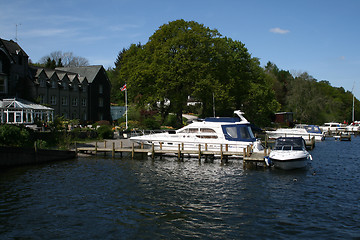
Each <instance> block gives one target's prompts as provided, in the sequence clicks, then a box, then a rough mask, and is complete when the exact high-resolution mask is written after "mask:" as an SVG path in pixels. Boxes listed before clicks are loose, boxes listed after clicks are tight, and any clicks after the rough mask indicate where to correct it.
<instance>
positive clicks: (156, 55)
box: [110, 20, 279, 124]
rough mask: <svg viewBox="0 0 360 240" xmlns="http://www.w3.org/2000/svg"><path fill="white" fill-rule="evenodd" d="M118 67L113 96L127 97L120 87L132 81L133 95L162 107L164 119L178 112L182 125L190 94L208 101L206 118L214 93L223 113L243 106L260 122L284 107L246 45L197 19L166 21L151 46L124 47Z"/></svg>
mask: <svg viewBox="0 0 360 240" xmlns="http://www.w3.org/2000/svg"><path fill="white" fill-rule="evenodd" d="M115 66H116V68H115V69H114V70H113V71H112V72H111V73H110V74H111V76H112V77H111V80H112V85H113V86H114V90H115V91H114V93H113V94H112V101H113V102H120V101H122V100H121V98H122V97H121V96H120V94H121V93H120V91H117V90H118V89H119V88H120V87H121V86H122V85H123V84H125V82H126V83H127V86H128V89H129V98H130V99H132V100H134V101H136V103H137V104H138V105H139V106H143V107H144V106H150V107H151V108H153V109H158V110H159V111H160V113H161V115H162V120H163V121H164V119H165V117H166V116H167V115H168V113H169V112H174V113H176V116H177V119H178V123H179V124H180V123H181V116H182V113H183V111H184V109H185V107H186V104H187V100H188V97H189V96H192V97H194V98H195V99H197V100H198V101H200V102H202V108H201V113H200V114H201V116H203V117H205V116H211V115H212V109H213V107H214V102H213V98H214V99H215V107H216V113H217V115H219V116H221V115H229V114H231V113H232V112H233V111H234V110H235V109H241V110H243V111H245V112H246V114H247V117H248V118H249V119H251V120H252V121H254V122H257V123H259V124H266V123H268V121H269V119H270V115H271V114H272V113H273V112H274V111H277V110H278V108H279V104H278V102H277V101H276V99H275V94H274V92H273V90H272V88H271V87H272V84H271V81H270V80H271V78H269V77H268V76H267V75H266V74H265V72H264V71H263V69H262V68H261V67H260V63H259V61H258V59H256V58H252V57H251V54H250V53H249V52H248V50H247V49H246V48H245V45H244V44H243V43H241V42H239V41H233V40H232V39H230V38H223V37H221V35H220V33H219V32H218V31H217V30H211V29H209V28H208V27H205V26H204V25H202V24H199V23H196V22H193V21H189V22H188V21H184V20H177V21H173V22H169V23H168V24H164V25H162V26H161V27H160V28H159V29H158V30H157V31H156V32H155V33H154V34H153V35H152V36H151V37H150V38H149V41H148V42H147V43H146V44H145V45H141V44H137V45H135V44H134V45H131V46H130V47H129V48H128V49H123V50H122V51H121V52H120V53H119V55H118V58H117V61H116V63H115ZM166 103H168V104H166Z"/></svg>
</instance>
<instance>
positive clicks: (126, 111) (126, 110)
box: [125, 83, 128, 130]
mask: <svg viewBox="0 0 360 240" xmlns="http://www.w3.org/2000/svg"><path fill="white" fill-rule="evenodd" d="M125 87H126V88H125V114H126V130H127V129H128V107H127V86H126V83H125Z"/></svg>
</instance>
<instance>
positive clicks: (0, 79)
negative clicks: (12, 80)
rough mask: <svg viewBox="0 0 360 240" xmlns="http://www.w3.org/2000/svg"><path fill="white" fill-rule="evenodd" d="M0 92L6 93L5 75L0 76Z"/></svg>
mask: <svg viewBox="0 0 360 240" xmlns="http://www.w3.org/2000/svg"><path fill="white" fill-rule="evenodd" d="M0 93H7V77H6V76H0Z"/></svg>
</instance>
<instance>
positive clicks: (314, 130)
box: [304, 125, 322, 133]
mask: <svg viewBox="0 0 360 240" xmlns="http://www.w3.org/2000/svg"><path fill="white" fill-rule="evenodd" d="M304 128H305V130H306V131H307V132H308V133H322V132H321V129H320V128H319V126H316V125H307V126H305V127H304Z"/></svg>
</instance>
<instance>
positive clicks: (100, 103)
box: [99, 98, 104, 107]
mask: <svg viewBox="0 0 360 240" xmlns="http://www.w3.org/2000/svg"><path fill="white" fill-rule="evenodd" d="M103 106H104V99H103V98H99V107H103Z"/></svg>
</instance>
